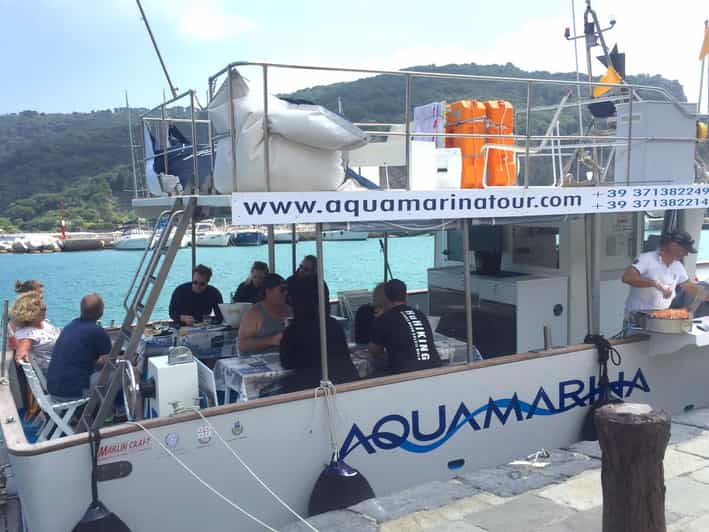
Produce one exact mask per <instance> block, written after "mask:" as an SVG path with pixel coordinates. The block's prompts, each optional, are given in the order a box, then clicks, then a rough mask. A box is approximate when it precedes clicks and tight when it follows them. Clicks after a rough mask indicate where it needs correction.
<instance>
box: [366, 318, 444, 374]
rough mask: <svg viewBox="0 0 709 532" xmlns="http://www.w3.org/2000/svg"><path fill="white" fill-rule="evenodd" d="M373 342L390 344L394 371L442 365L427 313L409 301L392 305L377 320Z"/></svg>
mask: <svg viewBox="0 0 709 532" xmlns="http://www.w3.org/2000/svg"><path fill="white" fill-rule="evenodd" d="M371 342H372V343H374V344H376V345H380V346H383V347H384V348H386V350H387V353H388V355H389V367H390V369H391V371H392V372H394V373H403V372H405V371H417V370H420V369H428V368H436V367H438V366H440V365H441V359H440V357H439V356H438V351H436V345H435V343H434V341H433V332H432V331H431V325H430V324H429V323H428V319H427V318H426V315H425V314H424V313H423V312H421V311H418V310H416V309H413V308H411V307H409V306H408V305H399V306H397V307H394V308H392V309H389V310H388V311H386V312H385V313H384V314H382V315H381V316H379V317H378V318H377V319H376V320H374V324H373V326H372V333H371Z"/></svg>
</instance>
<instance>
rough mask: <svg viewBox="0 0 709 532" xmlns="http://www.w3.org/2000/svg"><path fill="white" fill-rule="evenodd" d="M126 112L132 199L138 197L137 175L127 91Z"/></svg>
mask: <svg viewBox="0 0 709 532" xmlns="http://www.w3.org/2000/svg"><path fill="white" fill-rule="evenodd" d="M126 110H127V111H128V138H129V139H130V162H131V165H132V167H133V197H135V198H137V197H138V175H137V174H136V172H135V144H134V143H133V123H132V121H131V117H130V105H128V91H126Z"/></svg>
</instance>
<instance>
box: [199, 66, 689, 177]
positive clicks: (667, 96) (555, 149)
mask: <svg viewBox="0 0 709 532" xmlns="http://www.w3.org/2000/svg"><path fill="white" fill-rule="evenodd" d="M240 67H255V68H258V69H260V70H261V75H262V79H263V87H262V93H263V102H264V103H263V105H264V120H263V128H264V175H265V178H266V191H270V188H271V187H270V171H271V165H270V153H269V148H270V147H269V137H270V130H269V120H268V97H269V86H270V85H269V72H270V71H272V70H273V69H294V70H309V71H317V72H337V73H344V74H353V73H354V74H363V75H367V76H377V75H386V76H395V77H400V78H403V79H404V80H405V85H404V88H403V91H404V94H403V100H404V113H403V114H404V123H403V124H392V123H361V122H360V123H357V124H356V125H358V126H359V127H361V128H362V129H363V130H364V131H365V132H366V133H367V134H368V135H369V136H371V137H397V136H401V137H404V138H405V139H407V140H410V139H411V138H412V137H414V136H427V137H436V138H438V137H444V138H447V139H455V138H482V139H485V140H491V139H493V140H501V141H504V140H507V141H509V140H512V141H513V142H515V146H514V147H510V146H509V145H503V144H493V145H490V147H489V148H488V149H501V150H508V151H512V152H514V154H515V157H524V169H525V171H524V183H523V184H524V186H530V182H529V179H530V161H531V160H532V158H533V157H535V156H547V157H551V158H552V159H554V158H561V157H562V156H563V155H564V154H566V152H568V151H569V150H571V151H572V152H579V150H584V149H593V150H594V152H596V153H597V150H599V149H606V150H607V153H606V154H605V155H606V157H605V159H608V158H609V156H610V154H614V153H615V151H616V148H617V147H619V146H623V147H626V148H627V153H626V155H627V161H628V164H627V173H628V175H626V176H625V177H626V179H627V180H629V172H630V161H631V152H632V146H633V144H636V143H638V142H659V141H663V142H693V143H696V142H700V141H697V139H695V138H678V137H658V136H652V137H648V136H633V135H632V120H631V121H630V122H631V123H630V124H629V127H628V135H627V137H626V138H624V139H618V138H617V137H613V138H610V137H608V136H606V135H593V134H584V132H583V131H579V134H578V135H570V134H566V135H560V134H559V128H558V124H559V118H560V114H561V113H562V112H563V111H564V110H565V109H575V108H578V107H580V106H583V105H587V104H589V103H592V102H596V103H598V102H614V103H616V102H620V103H628V104H629V112H630V116H632V105H633V101H634V100H636V99H640V97H639V95H638V91H642V92H643V93H649V94H651V95H654V96H655V97H657V98H658V100H659V101H664V102H667V103H670V104H672V105H673V106H675V107H676V108H677V109H678V110H679V111H680V113H681V114H683V115H684V116H686V117H689V116H694V115H692V114H691V113H689V112H688V111H687V110H686V109H685V108H684V107H683V106H682V104H681V103H680V102H679V101H678V100H677V99H676V98H675V97H674V96H673V95H672V94H671V93H670V92H668V91H667V90H666V89H664V88H662V87H655V86H650V85H639V84H636V85H630V84H623V85H618V84H613V83H602V82H589V81H580V80H578V81H577V80H547V79H537V78H516V77H509V76H482V75H469V74H447V73H439V72H418V71H411V70H402V71H391V70H372V69H364V68H347V67H331V66H314V65H297V64H287V63H266V62H250V61H237V62H233V63H230V64H229V65H227V66H226V67H224V68H222V69H221V70H219V71H218V72H216V73H215V74H213V75H212V76H210V77H209V80H208V84H209V94H210V101H211V99H212V98H213V97H214V95H215V89H216V85H217V83H218V82H219V80H220V79H221V78H222V76H224V75H225V74H226V79H227V80H229V82H228V83H227V91H228V99H229V102H228V106H229V114H230V116H229V135H230V136H231V139H232V186H233V190H239V186H238V182H237V172H236V163H237V161H236V124H235V123H234V104H233V93H232V83H231V82H230V81H231V73H232V72H233V71H234V70H236V69H238V68H240ZM415 79H433V80H459V81H470V82H495V83H499V82H504V83H512V84H517V85H520V86H522V87H524V88H526V99H525V100H526V101H525V104H524V106H523V107H521V108H519V107H518V108H517V109H516V111H515V112H516V113H519V114H524V116H525V118H524V124H525V127H524V133H512V134H488V133H478V134H475V133H437V132H421V131H417V132H415V133H413V132H412V131H411V114H412V113H411V107H412V81H413V80H415ZM544 85H549V86H553V87H559V88H562V87H563V88H566V89H567V92H566V95H565V96H564V98H563V100H562V101H561V102H560V104H559V105H556V106H551V105H550V106H541V107H535V106H533V105H532V98H533V94H534V87H537V86H544ZM570 87H577V88H586V89H588V91H587V92H591V91H592V90H593V88H595V87H608V88H611V89H614V88H615V89H619V90H621V91H622V93H621V94H620V95H618V96H611V97H605V98H598V99H594V100H591V99H586V100H581V99H579V100H578V101H576V102H570V101H569V99H570V96H571V92H572V91H570V90H568V89H569V88H570ZM552 110H553V111H555V113H554V117H553V118H552V119H551V121H550V122H549V124H548V128H547V133H546V134H545V135H536V134H533V132H532V131H531V114H532V113H533V112H544V111H552ZM394 126H399V127H401V126H403V131H392V130H391V128H393V127H394ZM579 127H580V124H579ZM382 128H385V129H388V130H382ZM555 131H556V133H555ZM517 143H520V144H522V146H523V148H521V149H520V146H518V145H517ZM537 143H538V145H536V146H535V145H534V144H537ZM549 144H551V147H549V146H548V145H549ZM403 149H404V166H405V179H406V187H405V188H407V189H408V188H409V176H410V174H411V172H410V169H411V145H410V143H409V142H404V146H403ZM545 151H549V152H550V153H548V154H546V153H543V152H545ZM486 154H487V152H485V153H484V154H483V155H486ZM486 166H487V165H486ZM560 170H561V168H560ZM554 171H556V170H555V169H554ZM607 172H608V168H607V167H606V168H605V171H604V172H603V175H604V176H605V175H606V174H607ZM594 176H595V177H596V179H598V178H600V173H599V172H597V171H595V170H594ZM578 177H579V176H577V178H578ZM562 183H563V176H559V178H558V179H557V178H556V177H554V184H555V185H561V184H562Z"/></svg>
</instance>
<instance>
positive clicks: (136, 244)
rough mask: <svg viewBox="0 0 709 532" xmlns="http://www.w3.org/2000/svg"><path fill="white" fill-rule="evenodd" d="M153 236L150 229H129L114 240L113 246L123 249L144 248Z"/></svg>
mask: <svg viewBox="0 0 709 532" xmlns="http://www.w3.org/2000/svg"><path fill="white" fill-rule="evenodd" d="M151 238H152V233H150V232H149V231H145V230H143V229H140V228H132V229H127V230H125V231H124V232H123V234H122V235H121V236H120V237H119V238H117V239H116V240H115V241H114V242H113V248H114V249H119V250H122V251H135V250H144V249H145V248H146V247H148V242H149V241H150V240H151Z"/></svg>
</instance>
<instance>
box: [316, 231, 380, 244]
mask: <svg viewBox="0 0 709 532" xmlns="http://www.w3.org/2000/svg"><path fill="white" fill-rule="evenodd" d="M367 238H369V233H367V232H366V231H351V230H348V229H330V230H327V231H323V232H322V239H323V240H342V241H344V240H367Z"/></svg>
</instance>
